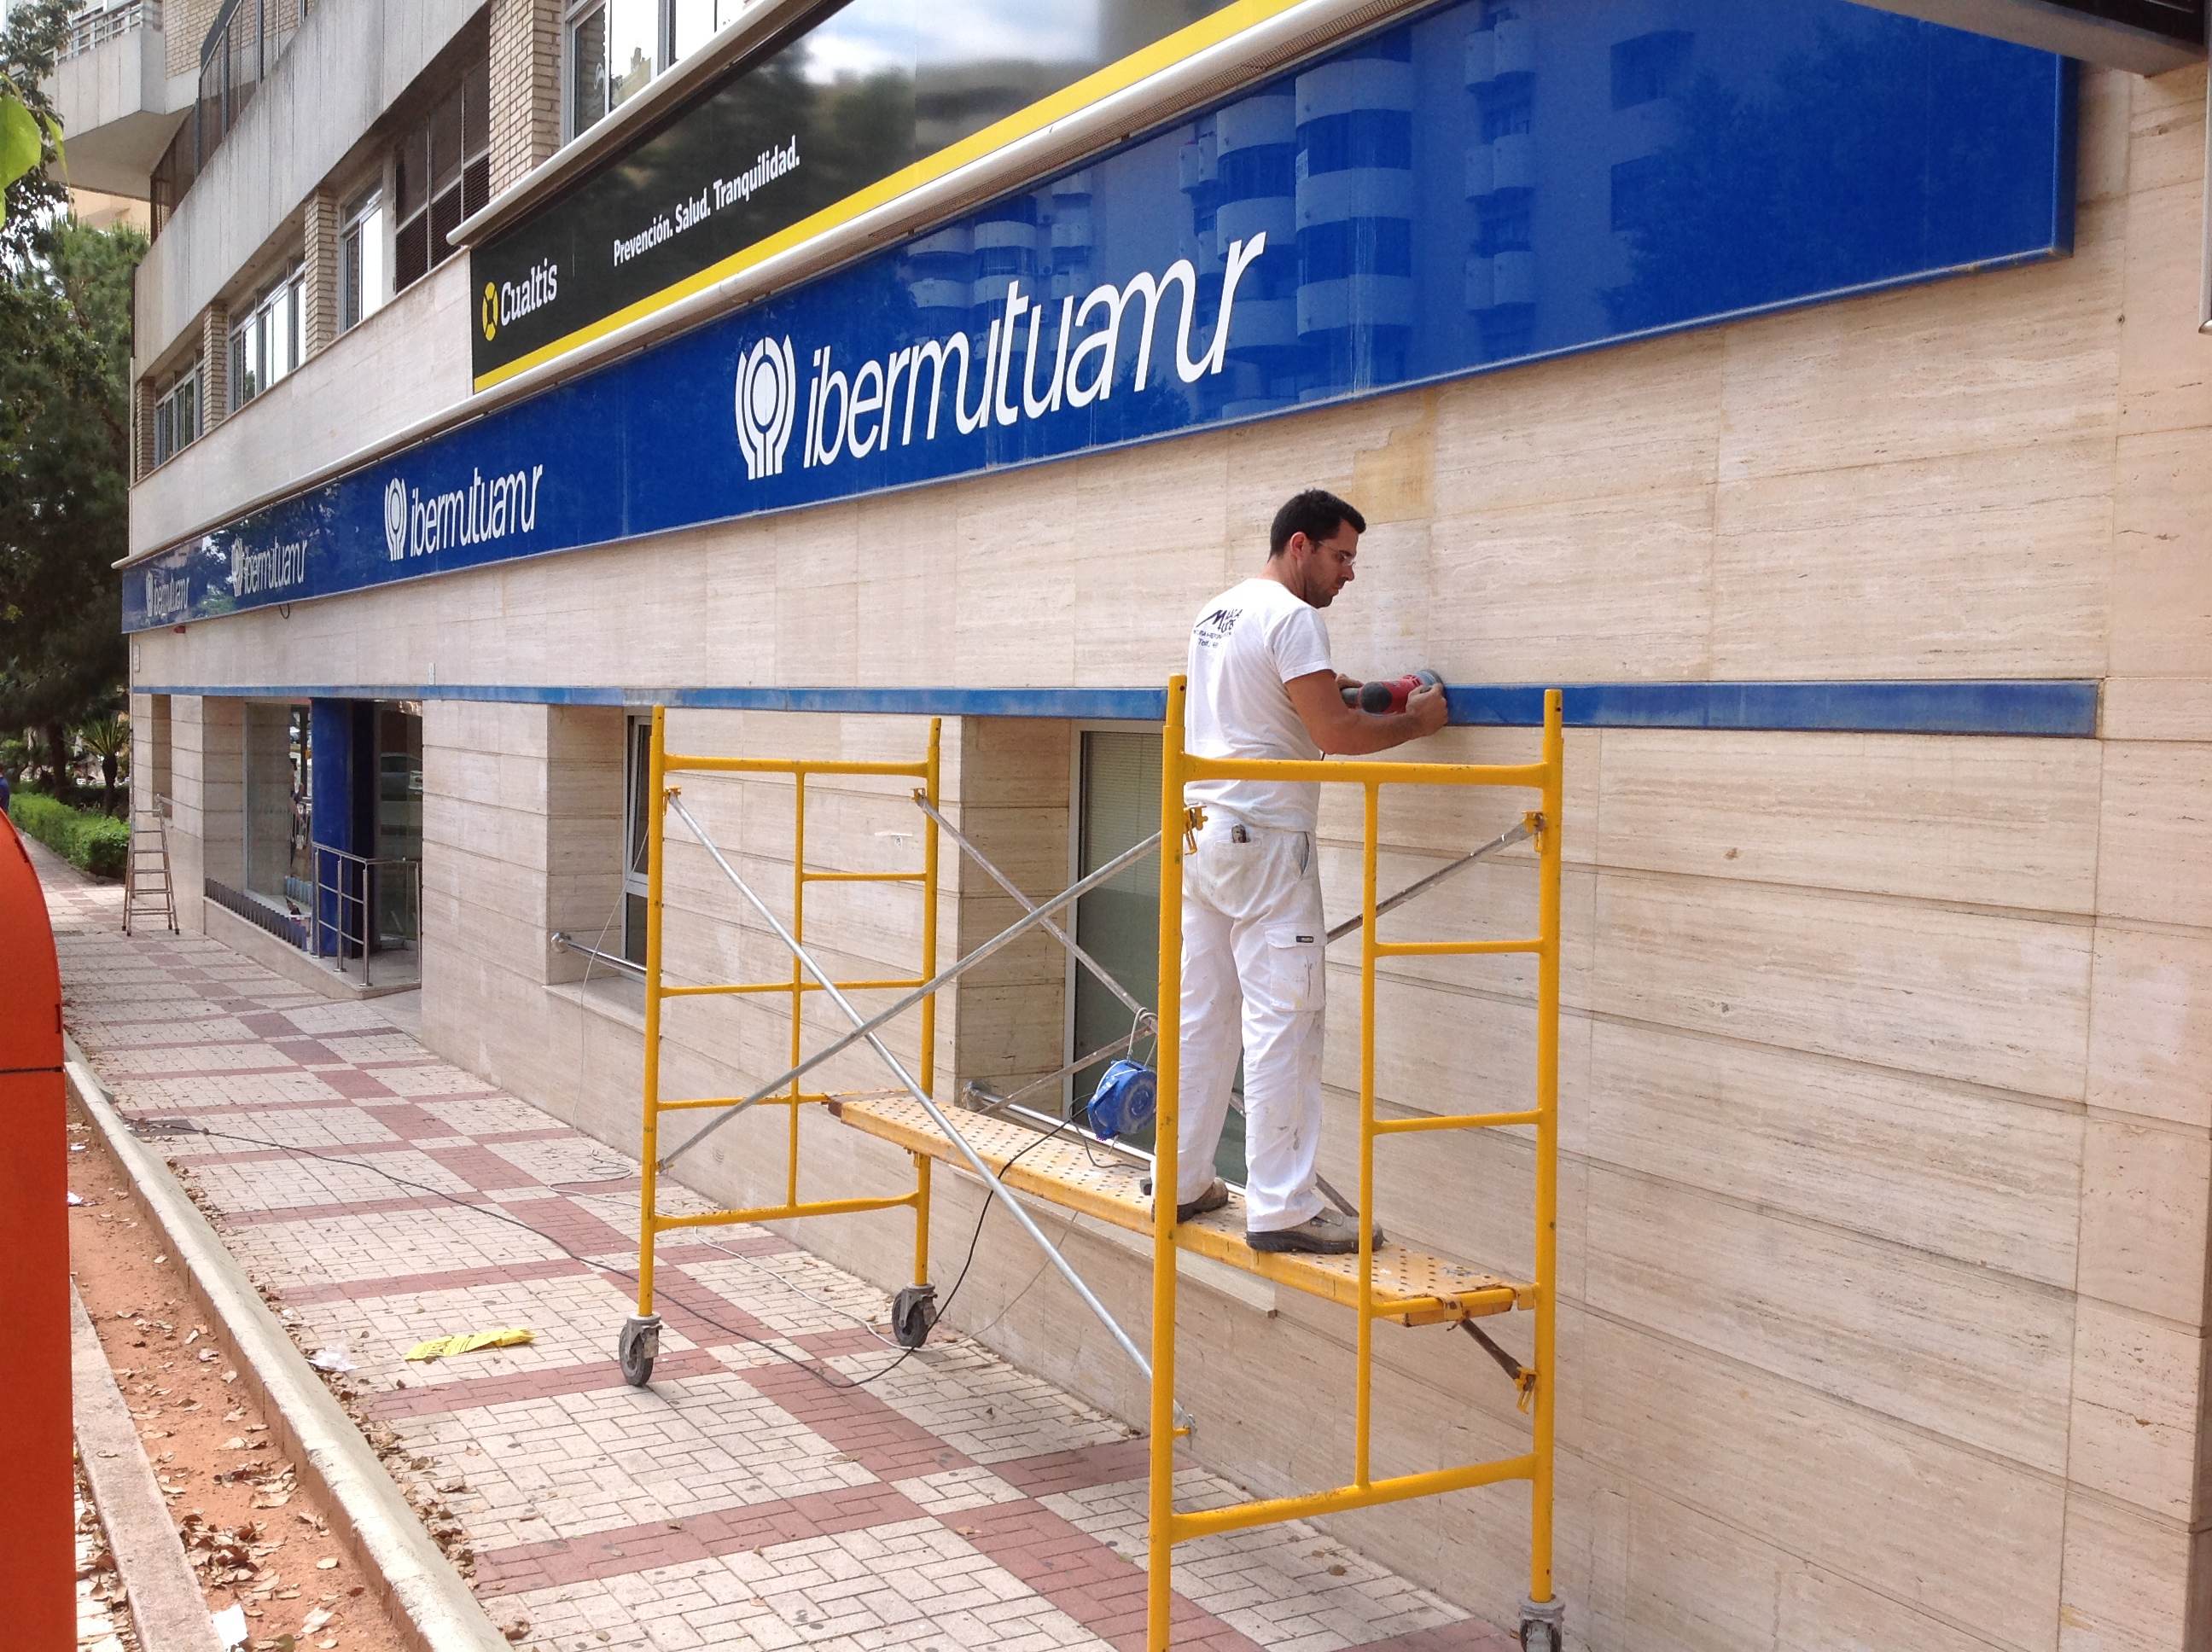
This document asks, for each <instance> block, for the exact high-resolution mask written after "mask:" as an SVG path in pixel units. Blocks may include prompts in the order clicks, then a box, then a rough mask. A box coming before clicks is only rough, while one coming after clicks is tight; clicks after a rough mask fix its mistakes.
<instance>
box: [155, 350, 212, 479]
mask: <svg viewBox="0 0 2212 1652" xmlns="http://www.w3.org/2000/svg"><path fill="white" fill-rule="evenodd" d="M201 366H202V363H201V361H200V358H199V357H198V356H197V355H195V356H193V357H192V359H191V365H189V366H188V367H184V368H182V369H180V370H179V372H178V374H177V376H176V377H175V378H173V379H172V380H169V385H168V388H167V389H166V390H164V391H162V392H161V393H160V394H159V395H157V396H156V397H155V398H154V431H153V435H154V463H153V466H152V468H153V469H154V470H156V471H158V470H160V469H161V466H163V465H167V463H168V462H169V461H170V460H171V459H174V458H176V456H177V455H178V454H179V453H181V452H184V451H185V448H187V447H189V446H191V445H192V444H193V443H194V442H196V441H197V440H199V439H200V436H201V434H203V433H204V431H205V430H206V428H207V410H206V409H205V408H204V407H203V406H202V405H201V401H202V398H201V394H200V392H201V389H202V387H203V385H204V375H203V374H202V373H201V371H200V369H201ZM186 391H189V392H191V412H192V419H191V424H192V433H191V435H189V436H187V437H185V439H184V440H181V441H179V440H177V415H176V406H177V398H178V397H179V395H180V394H183V393H184V392H186ZM165 417H166V418H167V423H168V429H169V446H168V451H167V452H163V451H162V448H161V428H162V422H163V420H164V418H165Z"/></svg>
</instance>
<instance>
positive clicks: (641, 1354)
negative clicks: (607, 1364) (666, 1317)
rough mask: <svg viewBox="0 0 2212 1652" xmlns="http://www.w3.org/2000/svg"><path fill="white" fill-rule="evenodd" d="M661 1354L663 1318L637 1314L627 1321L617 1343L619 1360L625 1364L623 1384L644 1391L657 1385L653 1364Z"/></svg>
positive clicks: (616, 1350)
mask: <svg viewBox="0 0 2212 1652" xmlns="http://www.w3.org/2000/svg"><path fill="white" fill-rule="evenodd" d="M659 1352H660V1315H658V1314H648V1315H644V1316H642V1317H641V1316H639V1315H635V1314H633V1315H630V1316H629V1318H628V1319H626V1320H624V1321H623V1328H622V1335H621V1336H620V1337H619V1338H618V1339H617V1340H616V1342H615V1357H616V1358H617V1359H618V1360H620V1361H621V1362H622V1374H623V1382H627V1383H629V1385H630V1387H632V1388H643V1387H644V1386H645V1385H646V1384H647V1383H648V1382H652V1381H653V1360H654V1358H655V1357H658V1356H659Z"/></svg>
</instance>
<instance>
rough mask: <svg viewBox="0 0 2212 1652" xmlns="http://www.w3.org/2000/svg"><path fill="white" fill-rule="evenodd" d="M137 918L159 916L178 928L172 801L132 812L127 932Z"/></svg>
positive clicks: (125, 872)
mask: <svg viewBox="0 0 2212 1652" xmlns="http://www.w3.org/2000/svg"><path fill="white" fill-rule="evenodd" d="M134 917H138V918H158V919H160V920H162V921H163V922H164V923H166V924H167V926H169V932H170V933H171V934H172V935H174V934H178V933H179V929H178V928H177V889H176V884H175V883H174V881H173V880H172V878H170V876H169V800H168V799H167V798H156V799H155V800H154V805H153V806H152V807H151V808H149V809H138V808H134V809H132V810H131V852H130V853H129V855H128V856H127V857H126V858H125V860H124V863H123V932H124V933H125V934H126V935H128V934H129V933H131V920H132V919H133V918H134Z"/></svg>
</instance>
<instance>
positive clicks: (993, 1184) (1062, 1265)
mask: <svg viewBox="0 0 2212 1652" xmlns="http://www.w3.org/2000/svg"><path fill="white" fill-rule="evenodd" d="M668 808H669V811H670V812H671V813H672V814H673V815H675V816H676V817H677V818H678V819H679V820H681V821H682V822H683V823H684V825H685V826H686V827H688V828H689V829H690V832H691V835H692V836H693V837H695V838H696V839H697V840H698V841H699V845H700V847H702V848H703V849H705V850H706V851H707V854H708V859H712V860H713V861H714V864H715V865H717V866H718V867H720V869H721V872H722V875H723V876H724V877H725V878H728V879H729V880H730V884H731V886H732V888H734V889H735V890H737V891H738V894H739V895H740V896H744V899H745V901H746V902H747V904H749V905H750V907H751V908H753V910H754V911H755V912H757V913H758V914H760V915H761V919H762V920H763V922H765V923H766V924H767V925H768V926H769V928H770V929H772V930H774V931H775V935H776V938H777V939H779V940H781V942H782V943H783V944H784V945H786V946H787V947H788V948H790V950H791V953H792V956H793V957H794V958H795V959H797V960H798V962H799V963H800V964H801V965H803V966H804V967H805V969H806V971H807V973H808V974H810V975H812V976H813V977H814V979H815V980H816V981H818V982H819V983H820V984H821V987H822V990H823V992H824V993H828V994H829V1001H830V1002H831V1003H833V1004H835V1005H836V1006H837V1007H838V1008H839V1009H840V1010H842V1011H844V1013H845V1016H846V1017H847V1019H848V1020H850V1021H851V1022H852V1023H853V1027H854V1032H853V1035H852V1036H853V1037H857V1038H860V1039H864V1040H865V1041H866V1043H867V1045H868V1048H871V1049H872V1050H874V1051H875V1053H876V1054H877V1055H878V1057H880V1058H881V1059H882V1060H883V1063H884V1066H887V1067H889V1068H890V1071H891V1073H892V1075H893V1076H894V1077H895V1078H897V1080H898V1081H899V1083H900V1084H901V1085H902V1086H903V1087H904V1089H905V1090H906V1092H907V1094H908V1095H909V1096H913V1097H914V1099H915V1101H917V1102H920V1103H921V1108H922V1110H923V1111H924V1112H926V1113H927V1114H929V1117H930V1121H931V1122H933V1124H935V1125H936V1126H937V1127H938V1128H939V1129H940V1130H942V1131H943V1132H944V1133H945V1136H946V1137H947V1139H950V1140H951V1143H952V1144H953V1145H954V1147H955V1148H957V1150H958V1151H959V1152H960V1155H961V1157H963V1159H965V1160H966V1161H967V1163H968V1168H969V1169H971V1170H973V1171H974V1172H975V1174H976V1175H979V1176H981V1178H982V1179H983V1181H985V1182H987V1184H988V1185H989V1187H990V1188H991V1191H992V1192H993V1193H994V1194H996V1195H997V1196H998V1197H999V1198H1000V1200H1003V1201H1005V1204H1006V1209H1007V1210H1008V1211H1009V1212H1012V1215H1013V1218H1014V1219H1015V1220H1016V1221H1017V1222H1018V1223H1019V1224H1021V1226H1022V1230H1023V1231H1024V1232H1025V1233H1027V1234H1028V1235H1029V1236H1030V1238H1031V1239H1032V1240H1034V1241H1035V1242H1036V1246H1037V1248H1039V1249H1040V1250H1042V1251H1043V1252H1044V1254H1045V1256H1046V1258H1047V1260H1049V1261H1050V1263H1051V1264H1052V1266H1053V1267H1054V1270H1055V1271H1056V1272H1058V1273H1059V1274H1060V1278H1063V1279H1065V1280H1066V1282H1067V1284H1068V1286H1069V1288H1070V1289H1071V1290H1073V1291H1074V1292H1075V1294H1076V1295H1077V1296H1078V1297H1080V1298H1081V1299H1082V1301H1083V1305H1084V1306H1085V1308H1088V1309H1090V1310H1091V1314H1092V1315H1094V1316H1095V1317H1096V1318H1097V1321H1098V1322H1099V1323H1100V1324H1101V1325H1103V1326H1104V1327H1106V1330H1107V1333H1108V1334H1109V1335H1110V1336H1112V1338H1113V1339H1114V1340H1115V1343H1116V1344H1117V1345H1119V1346H1120V1348H1121V1351H1122V1352H1123V1353H1125V1354H1127V1355H1128V1357H1129V1358H1130V1360H1131V1362H1132V1363H1133V1364H1135V1366H1136V1367H1137V1369H1138V1370H1139V1371H1141V1372H1143V1373H1144V1375H1145V1378H1146V1381H1147V1382H1150V1381H1151V1380H1152V1362H1151V1361H1150V1360H1148V1359H1146V1357H1145V1356H1144V1354H1143V1352H1142V1351H1140V1350H1139V1348H1138V1346H1137V1345H1136V1344H1135V1343H1134V1342H1133V1341H1132V1340H1130V1338H1129V1333H1127V1331H1124V1330H1123V1329H1122V1328H1121V1322H1120V1321H1118V1320H1116V1319H1115V1317H1114V1315H1113V1314H1112V1313H1111V1312H1110V1311H1109V1309H1107V1306H1106V1304H1105V1303H1103V1302H1101V1301H1099V1300H1098V1297H1097V1293H1096V1292H1095V1291H1092V1290H1091V1287H1090V1286H1089V1285H1087V1284H1085V1282H1084V1278H1083V1276H1082V1275H1081V1274H1080V1273H1078V1272H1076V1271H1075V1266H1074V1265H1073V1263H1071V1262H1070V1261H1069V1260H1067V1258H1066V1256H1064V1255H1062V1254H1060V1248H1059V1247H1058V1246H1057V1245H1055V1244H1054V1243H1053V1242H1052V1241H1051V1240H1050V1239H1048V1238H1047V1237H1046V1236H1045V1231H1044V1230H1043V1229H1042V1228H1041V1227H1039V1226H1038V1225H1037V1223H1036V1218H1035V1217H1033V1216H1031V1215H1030V1212H1029V1209H1028V1207H1027V1206H1024V1204H1023V1203H1022V1201H1021V1200H1018V1199H1016V1198H1015V1197H1014V1195H1013V1193H1012V1192H1011V1191H1010V1190H1009V1189H1008V1188H1007V1187H1006V1183H1005V1182H1003V1181H1000V1179H999V1176H998V1173H997V1172H995V1171H994V1170H993V1169H991V1167H990V1166H989V1165H988V1164H987V1163H984V1161H983V1158H982V1156H981V1154H979V1153H977V1152H976V1151H975V1148H974V1147H972V1146H970V1145H969V1142H968V1139H967V1138H966V1137H964V1136H963V1135H962V1134H961V1133H960V1132H959V1131H958V1130H957V1129H956V1128H954V1127H953V1124H952V1121H951V1120H950V1119H949V1118H947V1117H946V1116H945V1112H944V1110H943V1109H942V1108H939V1106H938V1105H937V1103H936V1102H934V1101H933V1100H932V1099H931V1098H930V1095H929V1092H928V1091H927V1090H925V1089H923V1088H922V1086H921V1084H918V1083H917V1082H916V1081H915V1077H914V1075H913V1074H912V1073H910V1072H908V1071H907V1070H906V1066H905V1064H904V1063H903V1062H902V1061H901V1060H899V1059H898V1057H897V1056H896V1055H894V1054H891V1051H890V1046H888V1045H887V1044H885V1043H884V1041H883V1040H882V1039H881V1038H879V1037H878V1036H876V1034H875V1032H874V1031H873V1030H872V1023H871V1022H870V1021H869V1020H868V1018H867V1017H864V1016H862V1015H861V1013H860V1011H859V1010H857V1009H855V1008H854V1005H853V1001H852V1000H851V999H848V998H847V997H846V996H845V994H844V993H842V992H840V991H839V990H838V988H837V985H836V982H835V981H832V980H831V979H830V976H829V972H828V971H827V970H825V969H823V968H822V966H821V965H820V964H819V963H817V962H816V961H815V959H814V957H813V956H812V955H811V953H809V952H808V951H807V950H806V948H805V946H804V945H802V944H800V942H799V938H798V937H796V936H794V935H793V933H792V932H791V931H790V930H789V929H787V928H786V927H785V926H784V924H783V921H782V920H781V919H780V918H778V917H777V916H776V915H775V913H774V912H773V911H771V910H770V909H769V905H768V902H765V901H763V900H762V899H761V897H760V896H758V895H757V894H756V893H754V891H753V889H752V886H751V885H750V884H747V883H746V882H745V880H744V878H740V877H739V876H738V870H737V868H736V867H734V866H732V865H731V864H730V863H729V861H728V859H726V858H725V857H724V855H723V853H722V852H721V850H720V849H719V848H717V847H715V845H714V840H713V839H712V838H710V837H709V836H708V835H707V832H706V829H704V828H703V827H702V826H701V825H700V824H699V822H698V821H697V819H696V817H694V816H693V815H692V813H691V811H690V810H689V809H687V808H685V807H684V801H683V799H680V798H678V797H674V796H671V797H670V798H669V799H668ZM1065 900H1066V897H1065V896H1063V897H1061V902H1060V903H1064V902H1065ZM1047 911H1048V908H1042V907H1040V908H1035V909H1034V910H1032V911H1031V912H1030V914H1029V917H1028V919H1027V920H1024V922H1025V923H1026V922H1031V921H1041V920H1042V918H1043V916H1044V915H1045V914H1046V912H1047ZM1017 927H1020V926H1017ZM1014 932H1015V931H1013V930H1008V931H1006V932H1005V933H1004V934H1002V935H1001V936H1000V941H1001V942H1003V941H1005V940H1006V939H1009V938H1012V935H1013V934H1014ZM980 957H981V949H979V950H978V951H977V952H975V953H971V954H969V957H967V958H965V959H963V960H962V963H963V964H967V963H975V962H976V961H978V959H979V958H980ZM881 1019H882V1017H877V1021H878V1022H880V1021H881ZM848 1042H850V1041H849V1040H848Z"/></svg>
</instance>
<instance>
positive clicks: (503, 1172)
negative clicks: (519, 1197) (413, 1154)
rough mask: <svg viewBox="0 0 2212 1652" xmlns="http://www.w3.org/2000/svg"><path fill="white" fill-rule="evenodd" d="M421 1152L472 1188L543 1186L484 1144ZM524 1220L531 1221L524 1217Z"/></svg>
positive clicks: (533, 1177) (430, 1149)
mask: <svg viewBox="0 0 2212 1652" xmlns="http://www.w3.org/2000/svg"><path fill="white" fill-rule="evenodd" d="M422 1151H423V1152H424V1153H425V1154H427V1155H428V1157H431V1158H433V1159H435V1160H436V1161H437V1162H438V1163H440V1164H442V1165H444V1166H445V1167H446V1169H448V1170H451V1171H452V1172H453V1174H454V1175H457V1176H459V1177H460V1178H461V1179H462V1180H463V1181H466V1182H467V1183H468V1184H469V1185H470V1186H471V1187H543V1186H544V1183H543V1182H541V1181H538V1178H537V1177H536V1176H534V1175H531V1174H530V1172H529V1171H527V1170H526V1169H523V1168H522V1167H521V1166H520V1165H519V1164H515V1163H512V1162H511V1161H509V1160H507V1159H504V1158H501V1157H500V1156H499V1155H498V1154H497V1153H495V1152H493V1151H491V1150H490V1149H489V1148H487V1147H477V1146H468V1147H425V1148H424V1149H423V1150H422ZM518 1214H520V1212H518ZM524 1219H525V1220H526V1221H528V1220H531V1218H528V1217H525V1218H524ZM594 1219H596V1218H594ZM532 1225H537V1226H542V1224H536V1223H533V1224H532ZM602 1225H604V1224H602ZM609 1231H610V1232H611V1231H612V1230H611V1229H610V1230H609ZM579 1248H582V1247H579Z"/></svg>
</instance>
